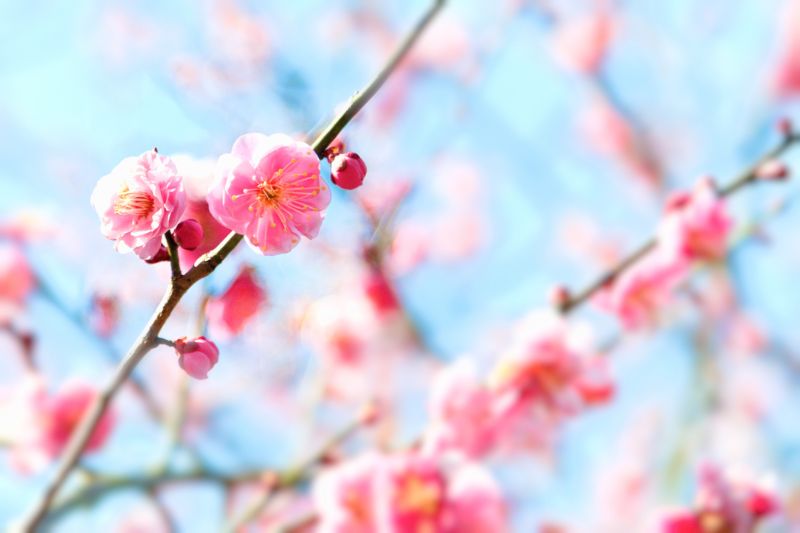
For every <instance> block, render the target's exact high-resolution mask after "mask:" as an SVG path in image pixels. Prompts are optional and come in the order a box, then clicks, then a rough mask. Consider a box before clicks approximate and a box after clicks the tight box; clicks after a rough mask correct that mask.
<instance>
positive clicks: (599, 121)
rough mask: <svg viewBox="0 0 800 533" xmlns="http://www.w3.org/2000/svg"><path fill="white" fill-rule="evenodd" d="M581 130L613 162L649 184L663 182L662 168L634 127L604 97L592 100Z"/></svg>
mask: <svg viewBox="0 0 800 533" xmlns="http://www.w3.org/2000/svg"><path fill="white" fill-rule="evenodd" d="M579 127H580V129H581V131H582V133H583V135H584V137H585V138H586V140H587V142H588V143H589V145H590V146H591V147H592V148H593V149H595V150H596V151H597V152H599V153H601V154H603V155H605V156H607V157H609V158H611V159H613V160H614V161H616V162H617V163H618V164H620V165H621V166H622V167H623V168H624V169H625V170H626V171H628V172H630V173H631V174H632V175H633V176H635V177H637V178H639V179H640V180H642V181H643V182H644V183H645V184H646V185H650V186H652V185H657V184H658V183H659V182H660V181H661V173H662V171H661V168H660V165H659V162H658V160H657V159H655V158H654V156H653V154H652V153H651V149H650V148H649V147H648V145H647V144H646V140H645V139H644V138H643V133H642V132H638V131H637V130H636V128H635V127H634V125H633V124H632V123H631V122H630V121H629V120H628V118H627V117H625V116H624V115H623V114H622V113H620V112H619V110H617V109H615V108H614V107H613V106H612V105H611V104H610V103H609V102H608V101H606V100H605V99H604V98H603V97H600V96H597V97H595V98H593V99H592V101H591V104H590V106H589V107H588V108H587V109H585V110H584V112H583V114H582V115H581V117H580V124H579Z"/></svg>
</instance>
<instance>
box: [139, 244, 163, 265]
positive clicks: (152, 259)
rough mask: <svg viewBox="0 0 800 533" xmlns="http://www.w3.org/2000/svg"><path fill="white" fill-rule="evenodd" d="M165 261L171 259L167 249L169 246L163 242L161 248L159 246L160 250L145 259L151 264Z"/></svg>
mask: <svg viewBox="0 0 800 533" xmlns="http://www.w3.org/2000/svg"><path fill="white" fill-rule="evenodd" d="M163 261H169V252H168V251H167V247H166V246H164V245H163V244H162V245H161V248H159V249H158V251H157V252H156V253H155V255H153V256H152V257H150V258H149V259H145V260H144V262H145V263H148V264H150V265H154V264H156V263H161V262H163Z"/></svg>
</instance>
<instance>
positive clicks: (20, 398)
mask: <svg viewBox="0 0 800 533" xmlns="http://www.w3.org/2000/svg"><path fill="white" fill-rule="evenodd" d="M97 395H98V391H97V390H96V389H95V388H94V387H93V386H91V385H89V384H86V383H82V382H68V383H66V384H65V385H63V386H62V387H61V388H60V389H59V390H57V391H56V392H54V393H48V391H47V389H46V387H45V384H44V382H43V381H42V380H41V379H39V378H37V377H33V376H30V377H28V378H26V379H24V380H23V381H21V382H20V384H19V385H18V386H16V387H15V388H14V389H13V390H12V391H9V392H8V393H7V394H6V395H4V398H3V402H2V404H3V405H2V409H0V412H2V415H0V417H1V418H2V420H3V422H4V423H5V424H8V425H10V427H14V428H22V431H17V432H15V434H13V435H12V436H11V441H12V456H11V459H12V462H13V464H14V465H15V467H17V468H18V469H19V470H21V471H23V472H29V471H35V470H39V469H40V468H42V467H44V466H45V465H46V464H47V463H48V462H50V461H52V460H53V459H55V458H56V457H58V456H59V455H60V454H61V452H62V451H63V450H64V447H65V446H66V445H67V442H68V441H69V438H70V436H71V435H72V432H73V431H74V430H75V428H76V427H77V426H78V424H79V423H80V421H81V420H82V418H83V416H84V414H85V413H86V411H87V409H89V407H90V406H91V405H92V402H93V401H94V400H95V398H97ZM115 422H116V415H115V413H114V411H113V410H107V411H106V413H105V414H104V415H103V417H102V418H101V419H100V422H99V423H98V425H97V427H96V428H95V430H94V432H93V433H92V435H91V437H90V438H89V441H88V444H87V446H86V451H88V452H93V451H97V450H98V449H100V448H101V447H102V446H103V445H104V444H105V442H106V441H107V440H108V437H109V435H110V434H111V431H112V429H113V427H114V425H115Z"/></svg>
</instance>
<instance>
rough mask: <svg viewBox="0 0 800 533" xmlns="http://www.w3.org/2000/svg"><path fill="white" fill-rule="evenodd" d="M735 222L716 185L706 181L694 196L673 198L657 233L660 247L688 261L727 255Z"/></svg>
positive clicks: (678, 194)
mask: <svg viewBox="0 0 800 533" xmlns="http://www.w3.org/2000/svg"><path fill="white" fill-rule="evenodd" d="M732 226H733V220H732V219H731V217H730V215H729V214H728V210H727V207H726V205H725V200H724V199H722V198H720V197H719V195H718V194H717V191H716V188H715V186H714V182H713V181H711V180H710V179H703V180H701V181H700V182H698V184H697V185H696V186H695V188H694V189H693V190H692V191H691V192H682V193H677V194H675V195H673V196H672V197H671V198H670V199H669V201H668V203H667V209H666V213H665V215H664V218H663V219H662V221H661V224H660V226H659V229H658V243H659V247H661V249H662V250H664V251H665V253H668V254H673V255H675V256H677V257H678V258H679V260H680V258H685V259H688V260H715V259H720V258H721V257H723V256H724V255H725V251H726V249H727V244H728V235H729V234H730V231H731V228H732Z"/></svg>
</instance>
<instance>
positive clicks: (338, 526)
mask: <svg viewBox="0 0 800 533" xmlns="http://www.w3.org/2000/svg"><path fill="white" fill-rule="evenodd" d="M313 495H314V502H315V506H316V510H317V512H318V514H319V522H318V525H317V528H318V529H317V531H319V532H320V533H351V532H352V533H359V532H364V533H367V532H369V533H373V532H380V533H406V532H421V531H424V532H426V533H482V532H485V531H492V532H497V533H502V532H503V531H506V528H507V525H506V519H507V517H506V510H505V505H504V503H503V500H502V496H501V494H500V491H499V489H498V487H497V485H496V483H495V482H494V480H493V479H492V478H491V476H490V475H489V474H488V472H486V471H485V470H484V469H483V468H482V467H481V466H479V465H478V464H474V463H469V462H464V461H463V460H460V459H456V460H454V461H448V460H444V459H443V458H442V457H439V456H429V455H421V454H418V453H414V452H407V453H398V454H394V455H378V454H374V453H369V454H365V455H362V456H360V457H357V458H355V459H351V460H349V461H346V462H344V463H341V464H339V465H336V466H334V467H332V468H330V469H328V470H326V471H324V472H323V473H322V474H321V475H320V476H319V477H318V478H317V480H316V481H315V483H314V488H313Z"/></svg>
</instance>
